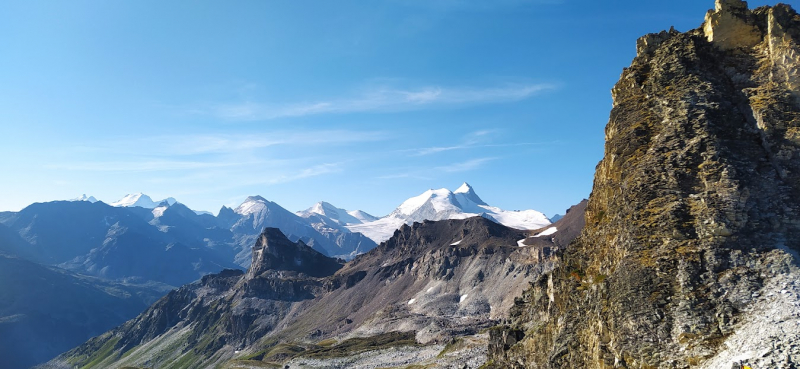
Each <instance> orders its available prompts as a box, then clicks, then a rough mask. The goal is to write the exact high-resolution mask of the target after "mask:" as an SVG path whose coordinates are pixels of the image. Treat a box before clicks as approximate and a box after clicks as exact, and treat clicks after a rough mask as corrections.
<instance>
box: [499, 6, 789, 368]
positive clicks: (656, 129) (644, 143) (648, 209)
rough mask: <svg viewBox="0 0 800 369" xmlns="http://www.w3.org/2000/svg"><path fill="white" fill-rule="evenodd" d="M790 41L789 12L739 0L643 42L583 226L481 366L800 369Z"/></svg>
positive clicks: (619, 101) (618, 96)
mask: <svg viewBox="0 0 800 369" xmlns="http://www.w3.org/2000/svg"><path fill="white" fill-rule="evenodd" d="M798 42H800V16H798V14H797V13H796V12H795V11H794V10H793V9H792V8H791V7H789V6H788V5H785V4H779V5H776V6H773V7H760V8H757V9H754V10H749V9H748V7H747V4H746V3H745V2H743V1H739V0H717V1H716V6H715V9H714V10H711V11H709V13H708V14H707V15H706V21H705V23H704V24H703V25H702V26H701V27H700V28H698V29H695V30H691V31H688V32H685V33H679V32H677V31H675V30H670V31H668V32H667V31H663V32H661V33H657V34H651V35H647V36H644V37H643V38H641V39H640V40H639V41H638V43H637V49H638V55H637V56H636V58H635V59H634V60H633V63H632V64H631V66H630V67H629V68H626V69H625V70H624V72H623V73H622V77H621V79H620V81H619V82H618V83H617V85H616V86H615V87H614V89H613V91H612V94H613V98H614V104H613V109H612V111H611V118H610V120H609V123H608V125H607V127H606V146H605V156H604V158H603V160H602V161H601V163H600V164H599V166H598V168H597V172H596V174H595V181H594V188H593V191H592V194H591V196H590V198H589V203H588V206H587V209H586V228H584V230H583V232H582V234H581V235H580V237H579V238H578V239H576V241H575V242H574V243H573V244H572V245H571V246H570V248H568V249H567V250H566V251H565V252H564V254H563V257H562V260H561V264H560V265H559V266H558V267H557V268H556V269H555V270H554V271H553V272H552V273H549V274H546V275H542V276H541V277H540V278H538V280H536V281H535V282H534V283H533V285H532V287H531V288H530V289H528V290H527V291H526V292H525V293H524V295H523V298H522V299H520V300H519V301H518V303H517V304H516V305H515V306H514V308H513V309H512V313H511V315H512V319H511V321H510V323H509V324H508V325H506V326H503V327H499V328H496V329H494V330H492V332H491V338H490V341H491V343H490V363H489V365H488V366H490V367H496V368H689V367H702V368H726V369H727V368H731V367H732V365H739V364H743V363H747V364H749V365H750V366H751V367H753V368H797V367H800V305H798V303H797V301H798V297H797V295H798V292H800V287H798V282H797V280H798V279H797V278H798V276H799V275H800V273H798V268H797V262H798V254H797V252H798V251H800V222H798V219H800V218H798V215H799V214H798V212H800V200H798V199H800V196H798V195H800V161H798V157H797V156H798V154H799V153H800V150H799V149H800V89H798V83H800V69H799V68H800V47H799V46H798ZM735 367H737V368H738V366H735Z"/></svg>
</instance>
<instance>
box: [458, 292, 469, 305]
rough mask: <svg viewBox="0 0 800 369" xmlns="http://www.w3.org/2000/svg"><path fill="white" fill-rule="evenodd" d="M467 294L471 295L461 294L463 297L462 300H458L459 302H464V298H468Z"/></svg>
mask: <svg viewBox="0 0 800 369" xmlns="http://www.w3.org/2000/svg"><path fill="white" fill-rule="evenodd" d="M467 296H469V295H467V294H464V295H461V299H460V300H458V303H462V302H464V300H466V299H467Z"/></svg>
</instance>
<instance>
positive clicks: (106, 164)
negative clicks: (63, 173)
mask: <svg viewBox="0 0 800 369" xmlns="http://www.w3.org/2000/svg"><path fill="white" fill-rule="evenodd" d="M245 165H248V164H247V163H219V162H200V161H176V160H172V161H170V160H144V161H96V162H83V163H73V164H50V165H46V166H45V167H46V168H48V169H63V170H71V171H86V172H158V171H177V170H191V169H209V168H223V167H232V166H245Z"/></svg>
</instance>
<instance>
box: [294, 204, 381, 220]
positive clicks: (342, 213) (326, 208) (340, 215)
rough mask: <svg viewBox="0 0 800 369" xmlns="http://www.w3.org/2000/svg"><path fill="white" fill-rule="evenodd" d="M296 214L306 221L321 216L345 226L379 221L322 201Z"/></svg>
mask: <svg viewBox="0 0 800 369" xmlns="http://www.w3.org/2000/svg"><path fill="white" fill-rule="evenodd" d="M296 214H297V215H299V216H300V217H302V218H306V219H308V218H309V217H311V216H313V215H314V214H316V215H321V216H324V217H326V218H328V219H330V220H332V221H334V222H335V223H337V224H339V225H343V226H347V225H352V224H361V223H366V222H373V221H376V220H378V217H375V216H372V215H370V214H367V213H365V212H363V211H361V210H353V211H347V210H345V209H341V208H337V207H335V206H333V205H331V204H329V203H327V202H325V201H320V202H318V203H316V204H314V206H312V207H310V208H308V209H306V210H303V211H298V212H297V213H296Z"/></svg>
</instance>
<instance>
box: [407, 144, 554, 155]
mask: <svg viewBox="0 0 800 369" xmlns="http://www.w3.org/2000/svg"><path fill="white" fill-rule="evenodd" d="M547 144H549V142H518V143H507V144H464V145H456V146H441V147H426V148H422V149H414V151H415V152H416V153H415V154H414V156H425V155H431V154H436V153H440V152H444V151H452V150H467V149H480V148H491V147H515V146H539V145H547Z"/></svg>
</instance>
